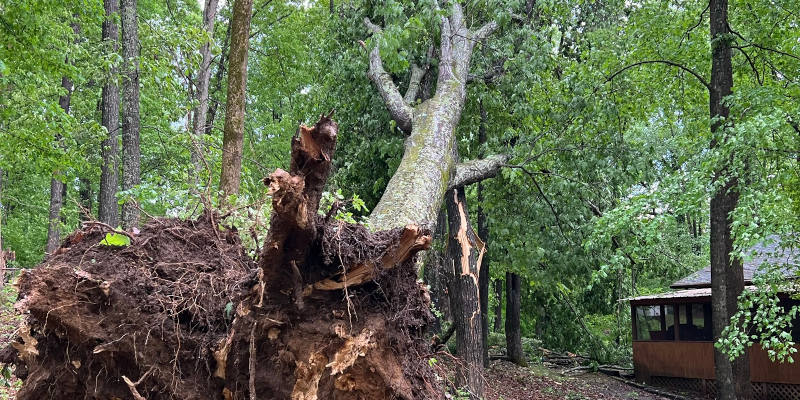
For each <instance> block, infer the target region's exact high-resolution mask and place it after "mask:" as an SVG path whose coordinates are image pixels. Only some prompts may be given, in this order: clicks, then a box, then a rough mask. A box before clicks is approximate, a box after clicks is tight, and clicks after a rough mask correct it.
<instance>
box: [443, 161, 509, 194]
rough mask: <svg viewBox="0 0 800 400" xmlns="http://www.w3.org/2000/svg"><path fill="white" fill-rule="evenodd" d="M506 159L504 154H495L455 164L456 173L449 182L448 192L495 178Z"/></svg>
mask: <svg viewBox="0 0 800 400" xmlns="http://www.w3.org/2000/svg"><path fill="white" fill-rule="evenodd" d="M508 158H509V157H508V155H506V154H496V155H491V156H489V157H486V158H483V159H480V160H470V161H466V162H463V163H460V164H456V172H455V174H454V175H453V179H451V180H450V185H449V186H448V190H450V189H454V188H459V187H462V186H466V185H469V184H471V183H476V182H480V181H482V180H484V179H489V178H493V177H495V176H497V173H498V172H499V171H500V168H502V167H503V166H504V165H505V163H506V162H507V161H508Z"/></svg>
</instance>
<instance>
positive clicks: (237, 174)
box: [219, 0, 253, 203]
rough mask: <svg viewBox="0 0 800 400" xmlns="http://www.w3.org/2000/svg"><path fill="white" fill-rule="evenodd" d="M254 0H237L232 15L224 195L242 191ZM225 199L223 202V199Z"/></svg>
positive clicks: (224, 141) (222, 188)
mask: <svg viewBox="0 0 800 400" xmlns="http://www.w3.org/2000/svg"><path fill="white" fill-rule="evenodd" d="M252 14H253V0H236V1H235V2H234V3H233V17H232V18H231V48H230V57H229V66H228V99H227V101H226V108H225V128H224V132H223V138H222V171H221V174H220V180H219V187H220V190H221V191H222V196H223V199H225V198H227V197H228V196H230V195H234V194H238V193H239V184H240V180H241V174H242V150H243V149H242V146H243V143H244V113H245V105H246V103H247V101H246V98H245V94H246V92H247V53H248V50H249V47H250V40H249V39H250V18H251V17H252ZM224 202H225V200H222V201H221V203H224Z"/></svg>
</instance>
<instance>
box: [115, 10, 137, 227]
mask: <svg viewBox="0 0 800 400" xmlns="http://www.w3.org/2000/svg"><path fill="white" fill-rule="evenodd" d="M136 7H137V0H121V7H120V20H121V23H122V59H123V72H122V106H123V107H122V190H131V189H133V188H135V187H136V186H137V185H138V184H139V183H140V182H141V175H140V169H141V153H140V150H139V129H140V119H139V30H138V26H137V24H138V17H137V10H136ZM138 225H139V208H138V206H137V205H136V202H135V201H134V200H132V199H128V200H127V201H126V202H125V203H124V204H123V205H122V228H123V229H131V228H133V227H136V226H138Z"/></svg>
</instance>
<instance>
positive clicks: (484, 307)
mask: <svg viewBox="0 0 800 400" xmlns="http://www.w3.org/2000/svg"><path fill="white" fill-rule="evenodd" d="M480 114H481V122H480V126H479V127H478V143H479V144H480V148H481V150H480V152H479V153H480V156H481V158H483V157H484V154H483V153H484V150H483V148H484V147H485V144H486V123H487V121H486V120H487V118H488V116H487V113H486V109H484V108H483V103H481V104H480ZM483 205H484V198H483V184H482V183H480V182H478V237H480V238H481V240H483V243H485V244H486V247H487V248H488V247H489V220H488V219H487V218H486V213H485V212H484V211H483ZM490 255H491V254H489V253H488V252H487V254H485V255H484V256H483V263H482V265H481V267H480V274H479V276H478V289H479V291H480V300H481V338H482V341H481V342H482V343H483V366H484V367H489V256H490Z"/></svg>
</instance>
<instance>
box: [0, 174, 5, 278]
mask: <svg viewBox="0 0 800 400" xmlns="http://www.w3.org/2000/svg"><path fill="white" fill-rule="evenodd" d="M4 217H5V208H4V207H3V170H2V169H0V289H2V287H3V286H5V285H6V252H5V251H4V250H3V218H4Z"/></svg>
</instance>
